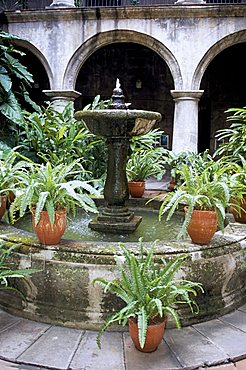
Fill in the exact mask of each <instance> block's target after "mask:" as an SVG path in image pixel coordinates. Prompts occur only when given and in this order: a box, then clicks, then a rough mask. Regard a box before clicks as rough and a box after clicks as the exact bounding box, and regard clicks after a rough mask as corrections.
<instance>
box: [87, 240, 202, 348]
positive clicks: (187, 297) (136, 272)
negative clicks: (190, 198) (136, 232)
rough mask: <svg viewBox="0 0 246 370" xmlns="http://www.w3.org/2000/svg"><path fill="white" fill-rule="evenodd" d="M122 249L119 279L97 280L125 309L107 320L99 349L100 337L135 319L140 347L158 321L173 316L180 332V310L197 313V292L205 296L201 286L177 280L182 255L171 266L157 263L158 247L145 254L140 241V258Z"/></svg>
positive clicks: (183, 260) (100, 333)
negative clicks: (153, 324) (113, 328)
mask: <svg viewBox="0 0 246 370" xmlns="http://www.w3.org/2000/svg"><path fill="white" fill-rule="evenodd" d="M119 247H120V250H121V254H122V256H123V258H124V263H122V262H121V261H122V258H120V259H119V258H117V257H116V261H117V270H118V272H119V275H118V276H117V277H116V278H115V279H114V280H112V281H109V280H106V279H104V278H101V277H97V278H96V279H94V283H99V284H102V285H103V286H105V288H104V292H105V293H106V292H111V293H113V294H115V295H116V296H117V297H120V298H121V299H122V300H123V301H124V303H125V305H124V307H123V308H122V309H120V310H119V311H117V312H115V313H113V314H112V315H111V316H110V317H109V318H107V319H106V320H105V323H104V325H103V326H102V327H101V329H100V331H99V333H98V336H97V344H98V346H99V348H100V338H101V335H102V333H103V332H104V331H105V330H106V329H107V328H108V327H109V326H110V325H111V324H113V323H116V322H117V323H119V324H122V325H126V323H127V321H128V319H129V318H130V317H135V318H136V319H137V323H138V336H139V343H140V346H141V348H143V347H144V344H145V338H146V331H147V326H148V324H149V323H151V321H152V320H153V319H154V318H156V317H161V318H163V317H164V316H166V315H170V316H171V317H172V318H173V320H174V321H175V323H176V326H177V327H178V328H180V326H181V325H180V319H179V315H178V313H177V306H178V305H183V304H187V305H188V306H189V307H190V309H191V311H192V312H198V306H197V304H196V302H195V299H194V298H195V297H196V295H197V291H196V289H199V290H200V291H202V292H203V288H202V286H201V284H200V283H195V282H192V281H188V280H184V279H176V278H175V275H176V274H177V272H178V271H179V270H180V269H181V267H182V266H183V264H184V262H185V259H186V257H187V256H186V255H179V256H177V257H175V258H174V259H173V260H171V261H169V262H167V261H165V260H164V259H161V261H160V262H156V261H155V260H154V247H155V243H153V245H152V246H151V248H150V249H149V250H146V249H145V248H144V247H143V243H142V240H141V239H140V243H139V253H137V254H135V253H133V252H132V251H130V250H129V249H128V248H127V247H126V246H125V245H124V244H123V243H120V244H119Z"/></svg>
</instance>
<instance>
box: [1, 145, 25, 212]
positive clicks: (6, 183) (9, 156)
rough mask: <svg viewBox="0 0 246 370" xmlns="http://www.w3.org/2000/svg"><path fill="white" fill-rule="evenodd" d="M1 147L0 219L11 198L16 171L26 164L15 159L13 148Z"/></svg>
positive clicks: (15, 154)
mask: <svg viewBox="0 0 246 370" xmlns="http://www.w3.org/2000/svg"><path fill="white" fill-rule="evenodd" d="M2 148H3V149H0V219H1V218H2V217H3V215H4V213H5V211H6V209H7V208H8V206H9V204H10V201H11V200H13V197H14V192H13V191H14V187H15V183H16V181H17V173H18V172H19V170H20V169H21V168H24V167H25V165H26V164H25V162H24V161H22V160H21V161H18V160H17V152H16V151H15V149H11V148H7V147H2Z"/></svg>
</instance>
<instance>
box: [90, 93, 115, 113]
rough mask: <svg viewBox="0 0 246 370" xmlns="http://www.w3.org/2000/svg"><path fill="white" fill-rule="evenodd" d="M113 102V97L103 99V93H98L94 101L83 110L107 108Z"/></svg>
mask: <svg viewBox="0 0 246 370" xmlns="http://www.w3.org/2000/svg"><path fill="white" fill-rule="evenodd" d="M111 103H112V99H106V100H103V99H101V95H96V96H95V98H94V99H93V102H92V103H90V104H87V105H86V106H85V107H84V108H83V110H97V109H107V108H108V106H109V105H110V104H111Z"/></svg>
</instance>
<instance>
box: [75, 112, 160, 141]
mask: <svg viewBox="0 0 246 370" xmlns="http://www.w3.org/2000/svg"><path fill="white" fill-rule="evenodd" d="M75 118H76V119H77V120H83V121H84V122H85V124H86V126H87V128H88V130H89V131H91V132H92V133H93V134H95V135H99V136H103V137H105V138H117V137H118V138H119V137H120V138H124V137H128V138H130V137H132V136H137V135H143V134H146V133H148V132H149V131H150V130H151V128H152V127H153V126H154V124H155V122H156V121H159V120H160V119H161V114H160V113H158V112H151V111H144V110H137V109H135V110H134V109H131V110H130V109H117V110H113V109H101V110H93V111H90V110H87V111H78V112H76V113H75Z"/></svg>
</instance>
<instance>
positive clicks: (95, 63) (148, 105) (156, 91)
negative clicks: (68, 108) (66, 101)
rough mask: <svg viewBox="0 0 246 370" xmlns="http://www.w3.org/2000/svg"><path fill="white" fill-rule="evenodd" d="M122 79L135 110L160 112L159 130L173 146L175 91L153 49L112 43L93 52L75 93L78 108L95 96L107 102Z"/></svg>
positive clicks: (171, 79) (171, 80)
mask: <svg viewBox="0 0 246 370" xmlns="http://www.w3.org/2000/svg"><path fill="white" fill-rule="evenodd" d="M116 78H119V80H120V83H121V86H122V89H123V91H124V94H125V97H126V99H125V101H126V102H130V103H131V108H133V109H144V110H152V111H157V112H160V113H161V114H162V121H161V122H160V123H158V127H159V128H161V129H162V130H164V131H165V133H166V134H168V135H169V138H170V143H169V148H170V147H171V138H172V127H173V112H174V102H173V99H172V96H171V94H170V90H172V89H173V88H174V82H173V78H172V75H171V72H170V70H169V68H168V66H167V64H166V62H165V61H164V60H163V59H162V58H161V57H160V56H159V55H158V54H157V53H155V52H154V51H153V50H151V49H150V48H147V47H145V46H143V45H140V44H137V43H131V42H121V43H112V44H109V45H107V46H104V47H101V48H100V49H98V50H97V51H96V52H94V53H93V54H92V55H91V56H90V57H89V58H88V59H87V60H86V62H85V63H84V64H83V65H82V67H81V69H80V71H79V74H78V77H77V81H76V86H75V90H76V91H79V92H81V93H82V95H81V97H80V98H79V99H77V100H76V102H75V109H76V110H78V109H81V108H83V107H84V106H85V105H86V104H88V103H91V102H92V101H93V99H94V97H95V96H96V95H98V94H99V95H101V98H102V99H108V98H110V97H111V95H112V91H113V88H114V87H115V82H116Z"/></svg>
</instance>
